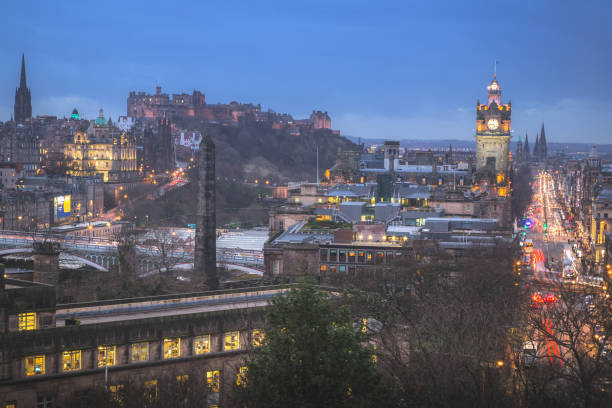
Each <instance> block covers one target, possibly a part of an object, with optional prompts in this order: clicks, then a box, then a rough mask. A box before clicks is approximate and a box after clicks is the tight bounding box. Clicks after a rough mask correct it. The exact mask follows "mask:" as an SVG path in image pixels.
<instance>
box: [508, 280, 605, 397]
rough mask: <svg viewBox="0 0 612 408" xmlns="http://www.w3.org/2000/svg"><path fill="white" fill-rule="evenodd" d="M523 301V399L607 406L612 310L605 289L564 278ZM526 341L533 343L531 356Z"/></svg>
mask: <svg viewBox="0 0 612 408" xmlns="http://www.w3.org/2000/svg"><path fill="white" fill-rule="evenodd" d="M522 306H523V309H524V312H523V314H524V315H525V316H526V319H525V325H524V327H523V328H522V330H521V331H520V332H519V334H520V337H519V339H518V340H519V341H517V344H518V345H519V347H517V348H518V349H519V350H518V351H519V352H518V353H517V357H516V358H517V364H516V366H517V367H518V370H517V377H518V379H519V380H520V383H521V385H522V387H521V388H522V390H523V394H524V396H523V399H524V400H525V401H527V402H528V403H531V404H533V405H538V406H543V405H545V404H544V403H543V401H545V402H547V401H550V404H549V405H550V406H556V407H562V406H578V407H599V406H602V403H604V402H605V401H606V399H607V398H609V396H607V395H606V393H607V392H608V391H609V388H610V386H609V378H610V374H611V373H612V361H611V357H612V325H611V324H610V322H611V321H612V313H611V310H610V303H609V299H608V298H607V296H606V294H605V292H600V291H599V290H597V289H594V288H593V287H589V286H583V285H580V284H568V283H563V282H561V283H559V284H557V285H551V286H550V287H548V288H542V289H540V291H538V292H533V293H532V294H531V297H530V298H529V299H525V300H524V301H523V302H522ZM525 344H530V345H531V347H532V348H533V349H532V350H533V352H532V354H531V355H530V356H526V352H525V346H524V345H525ZM526 362H527V364H526Z"/></svg>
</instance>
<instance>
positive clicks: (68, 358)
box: [62, 350, 81, 371]
mask: <svg viewBox="0 0 612 408" xmlns="http://www.w3.org/2000/svg"><path fill="white" fill-rule="evenodd" d="M62 362H63V366H64V371H74V370H80V369H81V350H72V351H64V355H63V356H62Z"/></svg>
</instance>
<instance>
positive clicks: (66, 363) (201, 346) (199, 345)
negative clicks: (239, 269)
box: [24, 329, 264, 376]
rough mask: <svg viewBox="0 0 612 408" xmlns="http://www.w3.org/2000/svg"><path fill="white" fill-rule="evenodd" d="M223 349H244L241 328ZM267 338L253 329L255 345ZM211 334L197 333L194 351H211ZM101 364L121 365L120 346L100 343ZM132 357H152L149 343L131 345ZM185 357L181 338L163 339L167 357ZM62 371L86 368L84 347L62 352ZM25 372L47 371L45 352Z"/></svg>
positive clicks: (136, 359)
mask: <svg viewBox="0 0 612 408" xmlns="http://www.w3.org/2000/svg"><path fill="white" fill-rule="evenodd" d="M223 339H224V342H223V350H224V351H232V350H238V349H240V332H239V331H232V332H227V333H225V334H224V335H223ZM263 341H264V332H263V330H259V329H256V330H253V332H252V344H253V346H254V347H258V346H261V345H262V344H263ZM210 344H211V342H210V334H206V335H203V336H197V337H195V338H194V340H193V352H194V354H196V355H200V354H206V353H209V352H210ZM97 351H98V367H105V366H114V365H117V359H116V356H117V346H99V347H98V350H97ZM130 357H131V361H132V362H142V361H149V359H150V355H149V343H148V342H141V343H132V344H131V346H130ZM178 357H181V338H180V337H175V338H167V339H164V342H163V358H164V359H172V358H178ZM61 366H62V371H65V372H67V371H77V370H80V369H81V368H82V351H81V350H70V351H64V352H63V354H62V365H61ZM24 370H25V375H27V376H31V375H44V374H46V367H45V355H44V354H40V355H34V356H28V357H26V358H25V361H24Z"/></svg>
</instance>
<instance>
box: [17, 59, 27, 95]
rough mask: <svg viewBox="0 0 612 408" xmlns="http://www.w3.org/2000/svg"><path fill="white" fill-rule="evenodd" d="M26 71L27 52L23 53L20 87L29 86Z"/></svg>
mask: <svg viewBox="0 0 612 408" xmlns="http://www.w3.org/2000/svg"><path fill="white" fill-rule="evenodd" d="M27 87H28V86H27V84H26V71H25V54H24V53H21V79H20V80H19V88H21V89H23V88H27Z"/></svg>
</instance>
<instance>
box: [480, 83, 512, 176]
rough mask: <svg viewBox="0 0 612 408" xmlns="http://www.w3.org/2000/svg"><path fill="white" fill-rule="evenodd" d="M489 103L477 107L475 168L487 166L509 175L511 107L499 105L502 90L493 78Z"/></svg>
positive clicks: (510, 105) (489, 88) (489, 89)
mask: <svg viewBox="0 0 612 408" xmlns="http://www.w3.org/2000/svg"><path fill="white" fill-rule="evenodd" d="M487 90H488V99H489V100H488V103H487V104H486V105H485V104H481V103H480V102H478V103H477V104H476V169H477V170H480V169H482V168H484V167H487V166H488V167H490V168H491V170H492V171H494V172H495V173H504V174H506V173H507V172H508V168H509V160H508V154H509V148H510V138H511V135H510V132H511V129H510V115H511V109H512V104H511V103H508V104H502V103H501V88H500V86H499V82H497V78H493V80H492V81H491V83H490V84H489V86H488V87H487Z"/></svg>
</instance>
